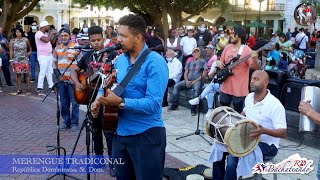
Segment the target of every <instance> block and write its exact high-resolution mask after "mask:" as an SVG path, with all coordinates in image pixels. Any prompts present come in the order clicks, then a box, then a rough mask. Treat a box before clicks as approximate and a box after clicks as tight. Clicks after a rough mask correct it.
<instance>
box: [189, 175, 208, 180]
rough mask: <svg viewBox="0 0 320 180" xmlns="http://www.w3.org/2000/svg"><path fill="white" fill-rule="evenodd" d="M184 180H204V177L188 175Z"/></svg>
mask: <svg viewBox="0 0 320 180" xmlns="http://www.w3.org/2000/svg"><path fill="white" fill-rule="evenodd" d="M186 180H204V177H203V176H201V175H199V174H189V175H188V176H187V177H186Z"/></svg>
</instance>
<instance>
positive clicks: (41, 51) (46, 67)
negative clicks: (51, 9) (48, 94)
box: [35, 21, 57, 94]
mask: <svg viewBox="0 0 320 180" xmlns="http://www.w3.org/2000/svg"><path fill="white" fill-rule="evenodd" d="M49 30H50V26H49V23H48V22H47V21H42V22H41V23H40V30H39V31H37V32H36V35H35V41H36V46H37V56H38V61H39V66H40V72H39V76H38V85H37V88H38V90H37V93H38V94H41V93H42V89H43V81H44V77H45V76H46V77H47V82H48V86H49V88H51V87H52V86H53V81H52V73H53V68H52V62H53V58H52V44H51V42H50V40H51V39H54V38H52V37H55V35H56V34H57V31H56V30H55V29H53V30H51V32H50V33H49V34H48V32H49Z"/></svg>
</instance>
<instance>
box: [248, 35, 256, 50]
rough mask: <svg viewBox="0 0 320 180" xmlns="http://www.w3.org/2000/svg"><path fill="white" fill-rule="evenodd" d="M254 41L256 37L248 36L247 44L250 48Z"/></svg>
mask: <svg viewBox="0 0 320 180" xmlns="http://www.w3.org/2000/svg"><path fill="white" fill-rule="evenodd" d="M255 43H256V38H255V37H254V36H250V37H249V38H248V41H247V44H248V46H249V47H250V48H252V46H253V45H254V44H255Z"/></svg>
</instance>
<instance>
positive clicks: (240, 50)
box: [237, 44, 244, 60]
mask: <svg viewBox="0 0 320 180" xmlns="http://www.w3.org/2000/svg"><path fill="white" fill-rule="evenodd" d="M243 49H244V45H243V44H241V46H240V48H239V50H238V54H237V60H239V59H240V56H241V54H242V52H243Z"/></svg>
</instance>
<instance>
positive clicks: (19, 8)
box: [0, 0, 40, 35]
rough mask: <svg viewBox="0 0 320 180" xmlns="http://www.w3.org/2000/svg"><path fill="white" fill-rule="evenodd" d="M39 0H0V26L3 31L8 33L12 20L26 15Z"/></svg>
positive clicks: (14, 20)
mask: <svg viewBox="0 0 320 180" xmlns="http://www.w3.org/2000/svg"><path fill="white" fill-rule="evenodd" d="M39 1H40V0H0V8H1V9H2V12H1V13H0V26H1V27H2V28H3V31H4V33H6V34H7V35H8V34H9V33H10V29H11V26H12V24H13V23H14V22H16V21H18V20H20V19H22V18H23V17H24V16H25V15H27V14H28V13H29V12H30V11H31V10H32V9H33V8H34V7H35V6H36V5H37V4H38V2H39Z"/></svg>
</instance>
